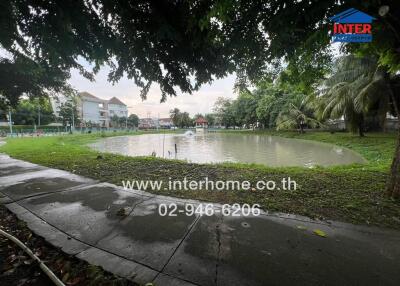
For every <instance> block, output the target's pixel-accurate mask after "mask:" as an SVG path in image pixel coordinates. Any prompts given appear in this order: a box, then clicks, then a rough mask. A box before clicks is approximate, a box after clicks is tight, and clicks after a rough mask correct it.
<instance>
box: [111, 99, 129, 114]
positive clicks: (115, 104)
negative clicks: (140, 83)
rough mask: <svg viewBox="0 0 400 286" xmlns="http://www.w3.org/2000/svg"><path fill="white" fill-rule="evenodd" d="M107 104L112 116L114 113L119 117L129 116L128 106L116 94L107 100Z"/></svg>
mask: <svg viewBox="0 0 400 286" xmlns="http://www.w3.org/2000/svg"><path fill="white" fill-rule="evenodd" d="M107 105H108V112H109V113H108V114H109V117H110V118H111V117H113V116H114V115H116V116H118V117H128V107H127V106H126V104H125V103H123V102H122V101H121V100H119V99H118V98H116V97H115V96H114V97H113V98H111V99H110V100H109V101H108V102H107Z"/></svg>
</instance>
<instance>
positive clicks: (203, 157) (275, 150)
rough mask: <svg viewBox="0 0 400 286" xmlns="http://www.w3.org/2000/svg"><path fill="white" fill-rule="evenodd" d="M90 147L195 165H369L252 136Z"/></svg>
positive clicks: (167, 137)
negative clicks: (219, 163) (238, 163)
mask: <svg viewBox="0 0 400 286" xmlns="http://www.w3.org/2000/svg"><path fill="white" fill-rule="evenodd" d="M175 144H176V147H177V153H175ZM89 146H90V147H92V148H94V149H96V150H98V151H101V152H110V153H118V154H123V155H128V156H150V155H151V154H152V153H153V154H156V156H157V157H164V158H171V159H174V158H175V159H181V160H187V161H189V162H195V163H215V162H227V161H228V162H241V163H257V164H263V165H267V166H303V167H312V166H315V165H320V166H331V165H345V164H352V163H365V162H366V161H365V160H364V159H363V158H362V157H361V156H360V155H359V154H357V153H355V152H353V151H351V150H349V149H346V148H342V147H338V146H335V145H331V144H325V143H319V142H315V141H308V140H298V139H289V138H281V137H274V136H267V135H251V134H225V133H204V134H194V135H191V136H189V135H185V134H146V135H136V136H119V137H109V138H104V139H101V140H99V141H97V142H95V143H92V144H90V145H89Z"/></svg>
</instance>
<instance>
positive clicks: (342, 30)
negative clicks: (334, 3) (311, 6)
mask: <svg viewBox="0 0 400 286" xmlns="http://www.w3.org/2000/svg"><path fill="white" fill-rule="evenodd" d="M329 20H331V21H332V22H334V24H333V30H332V41H333V42H344V43H368V42H371V41H372V21H373V20H375V18H374V17H372V16H370V15H368V14H365V13H364V12H361V11H359V10H357V9H354V8H351V9H348V10H346V11H344V12H342V13H339V14H336V15H335V16H333V17H330V18H329Z"/></svg>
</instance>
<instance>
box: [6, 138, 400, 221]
mask: <svg viewBox="0 0 400 286" xmlns="http://www.w3.org/2000/svg"><path fill="white" fill-rule="evenodd" d="M246 132H249V131H246ZM232 133H234V134H233V135H232V136H240V134H241V133H242V131H239V132H232ZM251 133H252V134H254V133H257V134H265V135H267V134H272V135H277V136H283V137H291V138H300V139H305V140H317V141H322V142H326V143H334V144H337V145H340V146H344V147H348V148H350V149H352V150H354V151H357V152H359V153H360V154H361V155H362V156H364V158H366V159H367V160H368V163H367V164H363V165H349V166H336V167H329V168H315V169H305V168H269V167H265V166H260V165H249V164H233V163H224V164H192V163H187V162H182V161H176V160H165V159H159V158H152V157H151V158H149V157H135V158H133V157H126V156H121V155H114V154H103V156H102V157H101V158H98V155H99V153H98V152H96V151H93V150H90V149H89V148H88V147H86V146H85V145H86V144H87V143H89V142H92V141H94V140H96V139H99V138H101V136H102V135H101V134H86V135H68V136H63V137H42V138H24V139H8V144H6V145H4V146H3V147H1V148H0V152H5V153H8V154H9V155H11V156H13V157H15V158H18V159H23V160H27V161H31V162H34V163H38V164H41V165H45V166H49V167H54V168H59V169H64V170H68V171H71V172H74V173H76V174H80V175H83V176H88V177H92V178H95V179H99V180H101V181H107V182H111V183H115V184H118V185H121V181H122V180H139V179H141V180H163V181H168V179H169V178H172V179H175V180H182V179H183V178H184V177H186V178H187V179H188V180H197V181H199V180H203V179H204V177H208V178H209V180H224V181H225V180H247V181H250V182H251V183H252V184H255V183H256V182H257V181H259V180H274V181H276V182H280V181H281V179H282V178H283V177H289V176H290V177H291V179H294V180H295V181H296V182H297V184H298V188H297V190H296V191H289V190H282V189H281V190H274V191H268V190H251V191H206V190H197V191H182V190H168V191H166V190H160V191H154V190H148V191H151V192H158V193H161V194H164V195H172V196H178V197H186V198H195V199H200V200H207V201H214V202H221V203H251V204H253V203H258V204H260V205H261V206H262V207H263V208H264V209H267V210H270V211H282V212H289V213H295V214H301V215H306V216H310V217H313V218H321V219H333V220H341V221H346V222H352V223H358V224H373V225H380V226H388V227H393V228H400V203H399V202H395V201H393V200H391V199H388V198H387V197H386V196H385V194H384V188H385V183H386V180H387V174H388V169H389V166H390V162H391V157H392V155H393V152H394V146H395V135H394V134H367V136H366V137H365V138H359V137H357V136H354V135H351V134H347V133H336V134H330V133H323V132H315V133H311V132H310V133H306V134H302V135H300V134H298V133H294V132H279V133H278V132H269V131H268V132H251ZM137 134H140V133H137ZM111 135H117V134H108V135H103V136H111Z"/></svg>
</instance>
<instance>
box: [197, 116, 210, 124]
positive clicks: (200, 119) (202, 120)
mask: <svg viewBox="0 0 400 286" xmlns="http://www.w3.org/2000/svg"><path fill="white" fill-rule="evenodd" d="M196 123H208V121H207V120H205V119H204V117H199V118H197V119H196Z"/></svg>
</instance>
